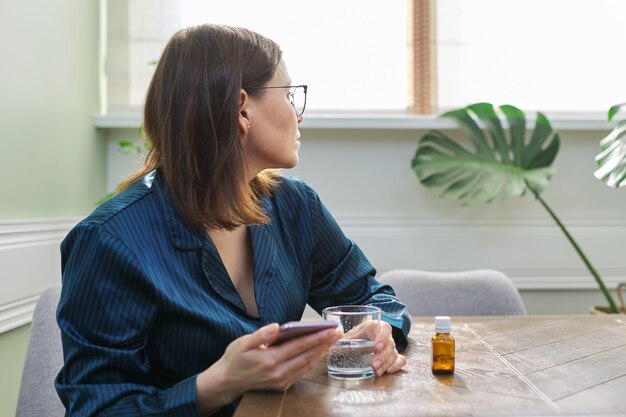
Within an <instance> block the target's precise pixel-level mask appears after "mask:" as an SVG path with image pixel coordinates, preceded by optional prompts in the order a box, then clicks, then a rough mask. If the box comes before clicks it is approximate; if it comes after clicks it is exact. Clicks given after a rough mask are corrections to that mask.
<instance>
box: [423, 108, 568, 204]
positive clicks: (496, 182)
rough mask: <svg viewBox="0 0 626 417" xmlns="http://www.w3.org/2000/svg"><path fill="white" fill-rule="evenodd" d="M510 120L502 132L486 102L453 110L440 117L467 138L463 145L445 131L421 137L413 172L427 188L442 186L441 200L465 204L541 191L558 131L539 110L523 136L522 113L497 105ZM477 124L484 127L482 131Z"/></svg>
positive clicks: (549, 173) (549, 170)
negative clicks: (530, 130) (534, 120)
mask: <svg viewBox="0 0 626 417" xmlns="http://www.w3.org/2000/svg"><path fill="white" fill-rule="evenodd" d="M499 109H500V111H501V112H502V114H503V115H504V116H505V117H506V119H507V121H508V125H509V127H508V131H506V132H505V129H504V128H503V126H502V124H501V123H500V118H499V117H498V114H497V113H496V111H495V110H494V107H493V105H491V104H489V103H476V104H472V105H470V106H467V107H465V108H462V109H457V110H452V111H450V112H447V113H445V114H443V116H442V117H445V118H449V119H452V120H454V121H455V122H456V124H457V125H458V127H459V128H460V129H461V131H463V132H464V133H465V134H466V135H467V137H468V138H469V140H470V142H471V144H472V146H471V148H468V147H465V146H463V145H461V144H460V143H459V141H457V140H454V139H452V138H450V137H448V136H446V135H445V134H443V133H441V132H437V131H431V132H429V133H427V134H426V135H424V136H423V137H422V138H421V140H420V142H419V147H418V149H417V152H416V153H415V157H414V159H413V164H412V166H413V170H414V171H415V174H416V175H417V176H418V178H419V180H420V182H421V183H422V184H424V185H425V186H427V187H444V191H443V193H442V194H441V196H442V197H444V198H458V199H461V200H463V204H465V205H470V204H477V203H488V202H490V201H492V200H493V199H494V198H495V197H496V196H498V195H499V194H501V195H503V196H504V197H509V196H522V195H524V193H525V192H526V191H527V189H528V188H529V187H530V188H531V190H532V191H533V194H535V193H536V194H538V193H541V191H543V190H544V189H545V188H546V187H547V186H548V184H549V182H550V178H551V177H552V174H553V173H554V170H553V168H552V166H551V164H552V162H553V161H554V158H555V156H556V154H557V152H558V151H559V143H560V140H559V135H558V134H557V133H555V132H554V131H553V130H552V126H551V125H550V122H549V121H548V119H547V118H546V117H545V116H544V115H543V114H542V113H537V117H536V122H535V127H534V129H533V131H532V133H531V134H530V136H529V137H527V136H526V117H525V116H524V113H523V112H522V111H521V110H519V109H518V108H516V107H513V106H509V105H505V106H500V107H499ZM480 122H482V124H483V125H484V127H485V128H486V130H482V129H481V128H480V127H479V126H480V124H479V123H480Z"/></svg>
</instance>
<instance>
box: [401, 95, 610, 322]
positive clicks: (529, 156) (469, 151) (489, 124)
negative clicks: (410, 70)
mask: <svg viewBox="0 0 626 417" xmlns="http://www.w3.org/2000/svg"><path fill="white" fill-rule="evenodd" d="M499 110H500V112H501V113H502V114H503V115H504V117H505V118H506V120H507V122H508V129H507V130H508V131H505V128H504V127H503V125H502V123H501V122H500V117H499V115H498V113H496V110H495V109H494V107H493V105H491V104H489V103H476V104H472V105H469V106H467V107H465V108H461V109H456V110H452V111H449V112H447V113H445V114H443V115H442V117H444V118H448V119H452V120H454V121H455V122H456V124H457V126H458V127H459V129H460V130H461V131H462V132H463V133H464V134H465V136H466V139H469V142H470V143H471V146H466V145H464V144H463V143H462V142H461V141H458V140H455V139H452V138H450V137H449V136H446V135H445V134H444V133H442V132H438V131H430V132H428V133H427V134H425V135H424V136H423V137H422V138H421V139H420V141H419V146H418V149H417V152H416V153H415V157H414V158H413V162H412V166H413V170H414V171H415V174H416V175H417V177H418V178H419V181H420V182H421V183H422V184H423V185H425V186H426V187H433V188H442V189H443V192H442V193H441V197H443V198H455V199H459V200H461V201H462V202H463V204H464V205H473V204H479V203H489V202H491V201H492V200H493V199H494V198H496V197H497V196H499V195H501V196H503V197H519V196H523V195H525V194H527V193H529V194H532V195H533V196H534V197H535V198H536V199H537V201H538V202H539V203H540V204H541V205H542V206H543V207H544V208H545V209H546V211H547V212H548V214H549V215H550V217H552V219H553V220H554V221H555V222H556V224H557V225H558V227H559V228H560V229H561V231H562V232H563V233H564V234H565V237H566V238H567V240H568V241H569V242H570V243H571V244H572V246H573V247H574V249H575V250H576V253H578V255H579V256H580V258H581V260H582V261H583V263H584V264H585V266H586V267H587V269H588V270H589V272H590V273H591V275H592V276H593V277H594V278H595V280H596V282H597V284H598V286H599V287H600V290H601V291H602V293H603V294H604V296H605V298H606V300H607V301H608V303H609V306H610V310H611V312H613V313H617V312H618V309H617V306H616V304H615V301H614V300H613V297H612V296H611V294H610V292H609V291H608V290H607V288H606V285H605V284H604V280H603V279H602V277H601V276H600V275H599V274H598V272H597V271H596V270H595V268H594V267H593V266H592V265H591V263H590V262H589V260H588V259H587V256H586V255H585V254H584V252H583V251H582V249H581V248H580V246H579V245H578V244H577V243H576V241H575V240H574V238H573V237H572V235H571V234H570V233H569V232H568V230H567V229H566V228H565V226H564V225H563V223H562V222H561V220H560V219H559V218H558V217H557V215H556V214H555V213H554V211H553V210H552V209H551V208H550V206H548V204H547V203H546V201H545V200H544V199H543V198H542V197H541V192H542V191H543V190H544V189H545V188H546V187H547V186H548V184H549V183H550V179H551V177H552V175H553V174H554V168H553V167H552V162H553V161H554V158H555V157H556V155H557V153H558V151H559V145H560V139H559V134H558V133H556V132H555V131H554V130H553V129H552V126H551V125H550V122H549V121H548V119H547V118H546V116H545V115H543V114H542V113H537V116H536V122H535V126H534V128H533V129H532V131H531V132H530V135H527V127H526V116H525V115H524V113H523V112H522V111H521V110H519V109H518V108H516V107H513V106H509V105H505V106H500V107H499ZM481 124H482V126H481ZM528 130H530V129H528Z"/></svg>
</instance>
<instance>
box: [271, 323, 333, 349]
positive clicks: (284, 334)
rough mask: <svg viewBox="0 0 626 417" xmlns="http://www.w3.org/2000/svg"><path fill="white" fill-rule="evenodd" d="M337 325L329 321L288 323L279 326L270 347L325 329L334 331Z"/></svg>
mask: <svg viewBox="0 0 626 417" xmlns="http://www.w3.org/2000/svg"><path fill="white" fill-rule="evenodd" d="M338 324H339V323H337V322H336V321H330V320H317V321H290V322H288V323H285V324H282V325H281V326H280V333H279V334H278V338H277V339H276V340H274V341H273V342H272V343H271V344H270V346H276V345H280V344H281V343H285V342H286V341H288V340H291V339H294V338H296V337H300V336H306V335H308V334H311V333H316V332H321V331H322V330H326V329H334V328H335V327H337V325H338Z"/></svg>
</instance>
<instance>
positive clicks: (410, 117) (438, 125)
mask: <svg viewBox="0 0 626 417" xmlns="http://www.w3.org/2000/svg"><path fill="white" fill-rule="evenodd" d="M546 116H547V117H548V119H549V120H550V122H551V123H552V127H553V128H554V129H556V130H605V131H609V130H610V129H612V127H613V126H614V124H613V123H609V122H608V121H607V118H606V113H605V112H581V113H549V112H547V113H546ZM529 122H530V123H529ZM93 123H94V126H95V127H97V128H99V129H135V128H137V127H139V125H140V123H141V115H140V113H139V112H127V113H109V114H95V115H94V116H93ZM527 124H528V125H529V126H531V127H532V126H533V124H534V119H533V118H529V120H528V121H527ZM300 127H301V128H302V129H382V130H387V129H406V130H414V129H417V130H420V129H423V130H428V129H454V128H455V124H454V123H453V122H452V121H451V120H446V119H440V118H437V117H436V116H418V115H414V114H409V113H393V112H389V113H382V112H358V113H339V112H337V113H320V112H307V113H306V114H305V117H304V121H303V122H302V125H301V126H300Z"/></svg>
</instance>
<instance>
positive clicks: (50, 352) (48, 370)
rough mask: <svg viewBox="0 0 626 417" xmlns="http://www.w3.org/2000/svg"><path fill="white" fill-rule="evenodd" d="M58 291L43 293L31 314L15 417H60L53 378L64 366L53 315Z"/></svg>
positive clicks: (61, 411)
mask: <svg viewBox="0 0 626 417" xmlns="http://www.w3.org/2000/svg"><path fill="white" fill-rule="evenodd" d="M60 294H61V287H51V288H48V289H47V290H46V291H44V292H43V294H42V295H41V297H40V298H39V301H37V306H36V308H35V313H34V314H33V323H32V325H31V330H30V340H29V342H28V349H27V351H26V361H25V362H24V372H23V373H22V385H21V386H20V394H19V397H18V400H17V412H16V417H41V416H46V417H62V416H64V415H65V407H63V404H62V403H61V400H60V399H59V397H58V396H57V393H56V390H55V389H54V378H55V377H56V375H57V373H58V372H59V370H60V369H61V366H63V349H62V347H61V331H60V330H59V327H58V326H57V322H56V318H55V312H56V307H57V304H58V303H59V295H60Z"/></svg>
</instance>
